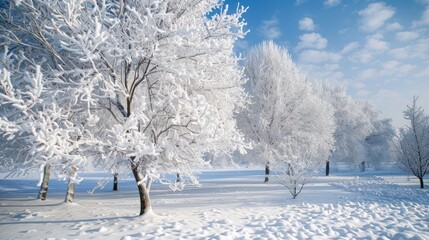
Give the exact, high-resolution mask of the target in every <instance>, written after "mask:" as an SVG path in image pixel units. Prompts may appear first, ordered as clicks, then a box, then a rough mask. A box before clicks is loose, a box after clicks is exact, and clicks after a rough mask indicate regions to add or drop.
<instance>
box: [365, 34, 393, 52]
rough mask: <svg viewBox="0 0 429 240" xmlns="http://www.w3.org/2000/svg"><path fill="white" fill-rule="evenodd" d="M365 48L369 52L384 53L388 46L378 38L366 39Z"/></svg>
mask: <svg viewBox="0 0 429 240" xmlns="http://www.w3.org/2000/svg"><path fill="white" fill-rule="evenodd" d="M365 47H366V48H367V49H369V50H375V51H384V50H387V49H389V44H388V43H387V42H385V41H383V40H380V39H378V38H373V37H370V38H368V40H367V42H366V45H365Z"/></svg>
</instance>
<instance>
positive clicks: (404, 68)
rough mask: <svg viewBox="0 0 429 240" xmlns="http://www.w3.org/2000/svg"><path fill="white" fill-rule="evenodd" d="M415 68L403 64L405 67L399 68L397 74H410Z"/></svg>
mask: <svg viewBox="0 0 429 240" xmlns="http://www.w3.org/2000/svg"><path fill="white" fill-rule="evenodd" d="M415 68H416V67H415V66H414V65H411V64H405V65H403V66H400V67H399V72H400V73H402V74H404V73H409V72H411V71H412V70H413V69H415ZM428 76H429V74H428Z"/></svg>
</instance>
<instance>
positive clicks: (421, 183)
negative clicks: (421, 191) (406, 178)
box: [419, 177, 425, 188]
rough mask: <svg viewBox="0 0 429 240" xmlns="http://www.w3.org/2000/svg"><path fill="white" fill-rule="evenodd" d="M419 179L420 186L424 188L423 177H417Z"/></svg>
mask: <svg viewBox="0 0 429 240" xmlns="http://www.w3.org/2000/svg"><path fill="white" fill-rule="evenodd" d="M419 180H420V188H425V184H424V182H423V177H421V178H420V177H419Z"/></svg>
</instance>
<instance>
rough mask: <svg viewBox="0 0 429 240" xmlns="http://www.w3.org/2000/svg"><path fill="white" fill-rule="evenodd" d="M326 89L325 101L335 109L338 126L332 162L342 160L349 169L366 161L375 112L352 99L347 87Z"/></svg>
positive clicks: (336, 124) (364, 104)
mask: <svg viewBox="0 0 429 240" xmlns="http://www.w3.org/2000/svg"><path fill="white" fill-rule="evenodd" d="M324 88H325V90H327V91H325V92H324V95H323V96H324V99H326V100H327V101H328V102H330V103H331V104H332V106H333V107H334V118H335V126H336V127H335V134H334V137H335V148H332V150H333V152H332V155H331V160H332V159H336V160H342V161H345V162H346V163H347V164H348V165H349V167H355V166H356V165H359V164H361V163H362V162H364V161H365V159H366V150H365V145H364V144H365V138H366V137H367V136H368V135H369V134H370V132H371V131H372V125H371V116H372V115H373V114H374V112H372V111H366V110H367V109H369V108H368V107H367V106H368V105H367V104H366V103H364V102H359V101H357V100H355V99H353V98H351V97H350V96H349V95H348V94H347V93H346V88H345V87H341V86H337V87H334V88H330V87H327V86H324ZM327 164H328V162H327ZM327 175H329V173H327Z"/></svg>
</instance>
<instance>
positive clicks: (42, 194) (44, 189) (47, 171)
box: [37, 163, 51, 200]
mask: <svg viewBox="0 0 429 240" xmlns="http://www.w3.org/2000/svg"><path fill="white" fill-rule="evenodd" d="M50 176H51V164H49V163H46V165H45V167H44V168H43V181H42V184H41V185H40V191H39V196H38V197H37V198H38V199H40V200H46V197H47V195H48V184H49V177H50Z"/></svg>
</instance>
